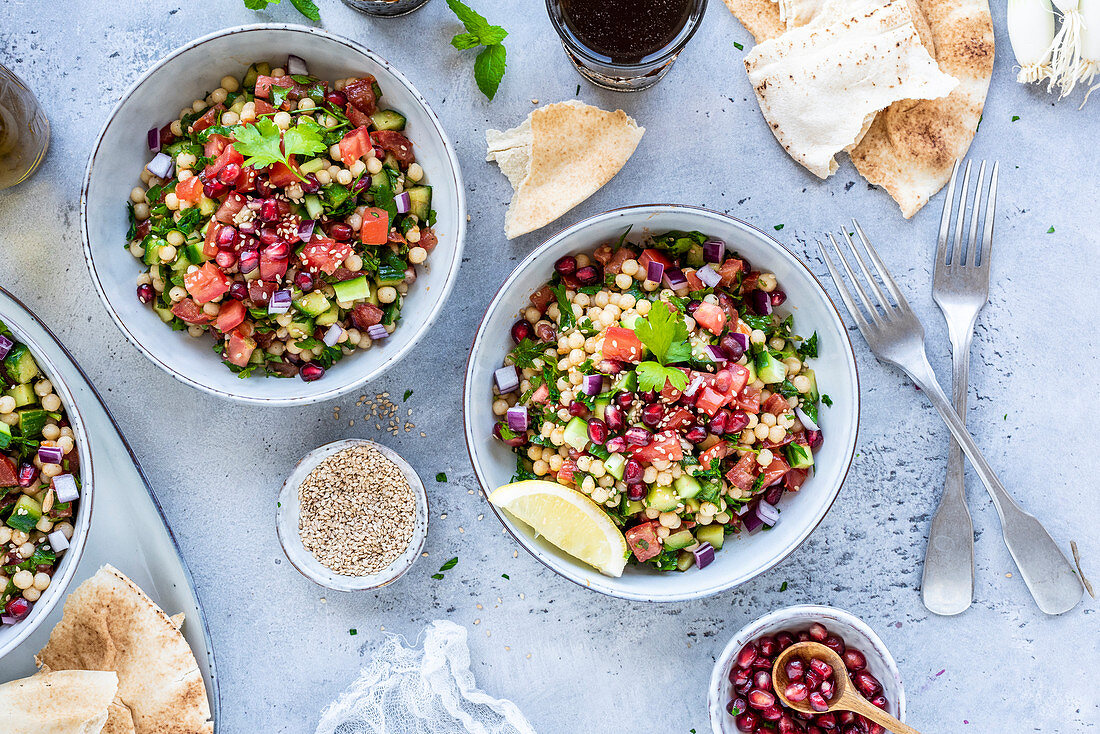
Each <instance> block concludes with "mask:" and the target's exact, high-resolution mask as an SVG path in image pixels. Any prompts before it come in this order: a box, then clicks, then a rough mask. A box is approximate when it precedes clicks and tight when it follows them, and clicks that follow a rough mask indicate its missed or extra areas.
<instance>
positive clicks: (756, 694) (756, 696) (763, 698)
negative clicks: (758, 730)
mask: <svg viewBox="0 0 1100 734" xmlns="http://www.w3.org/2000/svg"><path fill="white" fill-rule="evenodd" d="M747 698H748V701H749V706H752V707H753V708H754V709H766V708H768V707H770V706H774V705H775V696H774V695H773V694H771V693H769V692H768V691H762V690H760V689H759V688H754V689H753V690H751V691H749V695H748V697H747Z"/></svg>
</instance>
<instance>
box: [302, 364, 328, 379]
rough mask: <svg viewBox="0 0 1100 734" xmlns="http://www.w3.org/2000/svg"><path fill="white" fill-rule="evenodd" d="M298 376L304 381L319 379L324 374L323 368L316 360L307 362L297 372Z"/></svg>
mask: <svg viewBox="0 0 1100 734" xmlns="http://www.w3.org/2000/svg"><path fill="white" fill-rule="evenodd" d="M298 374H299V376H301V378H302V379H303V380H305V381H306V382H313V381H314V380H320V379H321V378H322V377H324V376H325V368H324V367H322V366H321V365H319V364H317V363H316V362H307V363H305V364H304V365H302V369H301V370H300V371H299V372H298Z"/></svg>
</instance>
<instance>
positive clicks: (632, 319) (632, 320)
mask: <svg viewBox="0 0 1100 734" xmlns="http://www.w3.org/2000/svg"><path fill="white" fill-rule="evenodd" d="M640 318H642V317H641V315H639V314H636V313H630V314H627V315H625V316H623V317H622V318H621V319H619V323H620V324H622V326H623V328H624V329H633V328H634V324H636V323H637V322H638V319H640Z"/></svg>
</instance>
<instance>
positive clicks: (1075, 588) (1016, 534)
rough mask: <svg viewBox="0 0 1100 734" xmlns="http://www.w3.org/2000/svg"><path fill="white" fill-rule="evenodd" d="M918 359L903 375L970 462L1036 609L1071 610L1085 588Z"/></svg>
mask: <svg viewBox="0 0 1100 734" xmlns="http://www.w3.org/2000/svg"><path fill="white" fill-rule="evenodd" d="M921 352H922V353H921V355H920V359H919V360H917V361H914V362H913V363H912V364H911V365H910V366H909V367H904V368H903V369H904V371H905V373H906V374H907V375H909V377H910V379H912V380H913V382H915V383H916V384H917V385H918V386H919V387H920V388H921V389H922V390H923V391H924V393H925V395H927V396H928V399H929V400H930V401H931V402H932V405H933V406H934V407H935V408H936V410H937V411H939V413H940V417H941V418H943V421H944V423H946V424H947V427H948V429H950V431H951V435H952V436H954V438H955V440H956V441H957V442H958V444H959V446H960V447H961V448H962V450H963V453H965V454H966V457H967V458H968V459H970V463H971V464H972V465H973V466H974V470H975V471H976V472H977V474H978V477H979V478H980V479H981V480H982V484H984V485H985V488H986V490H987V491H988V492H989V496H990V497H991V498H992V499H993V504H994V506H995V507H996V508H997V514H998V515H999V516H1000V518H1001V529H1002V531H1003V534H1004V541H1005V545H1007V546H1008V551H1009V553H1010V554H1011V555H1012V560H1013V561H1015V562H1016V567H1017V568H1018V569H1019V570H1020V575H1021V576H1023V578H1024V583H1025V584H1027V587H1028V591H1030V592H1031V595H1032V597H1033V598H1034V599H1035V602H1036V604H1038V605H1039V609H1041V610H1042V611H1043V612H1045V613H1047V614H1061V613H1062V612H1067V611H1069V610H1070V609H1072V608H1073V607H1075V606H1076V605H1077V604H1078V603H1079V602H1080V601H1081V596H1082V595H1083V594H1084V585H1083V584H1082V583H1081V579H1080V578H1079V577H1078V576H1077V573H1076V571H1075V569H1074V567H1073V564H1071V563H1070V561H1069V559H1067V558H1066V556H1065V554H1063V553H1062V551H1061V549H1059V548H1058V544H1057V543H1055V542H1054V539H1053V538H1051V537H1050V534H1049V533H1048V532H1047V531H1046V529H1045V528H1044V527H1043V526H1042V524H1040V523H1039V521H1038V520H1037V519H1035V517H1033V516H1032V515H1029V514H1028V513H1026V512H1024V511H1023V509H1021V507H1020V506H1019V505H1018V504H1016V501H1015V500H1014V499H1012V497H1011V496H1010V495H1009V494H1008V492H1007V491H1006V490H1005V488H1004V485H1002V484H1001V480H999V479H998V478H997V475H996V474H995V473H994V472H993V468H992V467H990V466H989V464H988V463H987V462H986V460H985V457H984V456H982V452H981V450H980V449H979V448H978V445H977V444H976V443H974V439H973V438H971V437H970V434H969V433H968V432H967V430H966V424H965V423H963V420H962V418H960V417H959V414H958V413H957V412H956V411H955V409H954V407H952V405H951V403H950V402H949V401H948V399H947V395H946V394H944V392H943V388H941V387H940V383H939V382H938V381H937V380H936V373H935V372H934V371H933V370H932V366H931V365H930V364H928V358H927V356H925V355H924V353H923V350H921Z"/></svg>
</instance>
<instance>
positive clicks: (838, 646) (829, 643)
mask: <svg viewBox="0 0 1100 734" xmlns="http://www.w3.org/2000/svg"><path fill="white" fill-rule="evenodd" d="M821 644H823V645H825V647H827V648H829V649H830V650H832V651H833V652H835V653H836V654H837V655H843V654H844V650H845V648H844V640H842V639H840V638H839V637H837V636H836V635H829V636H828V637H826V638H825V641H824V642H822V643H821Z"/></svg>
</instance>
